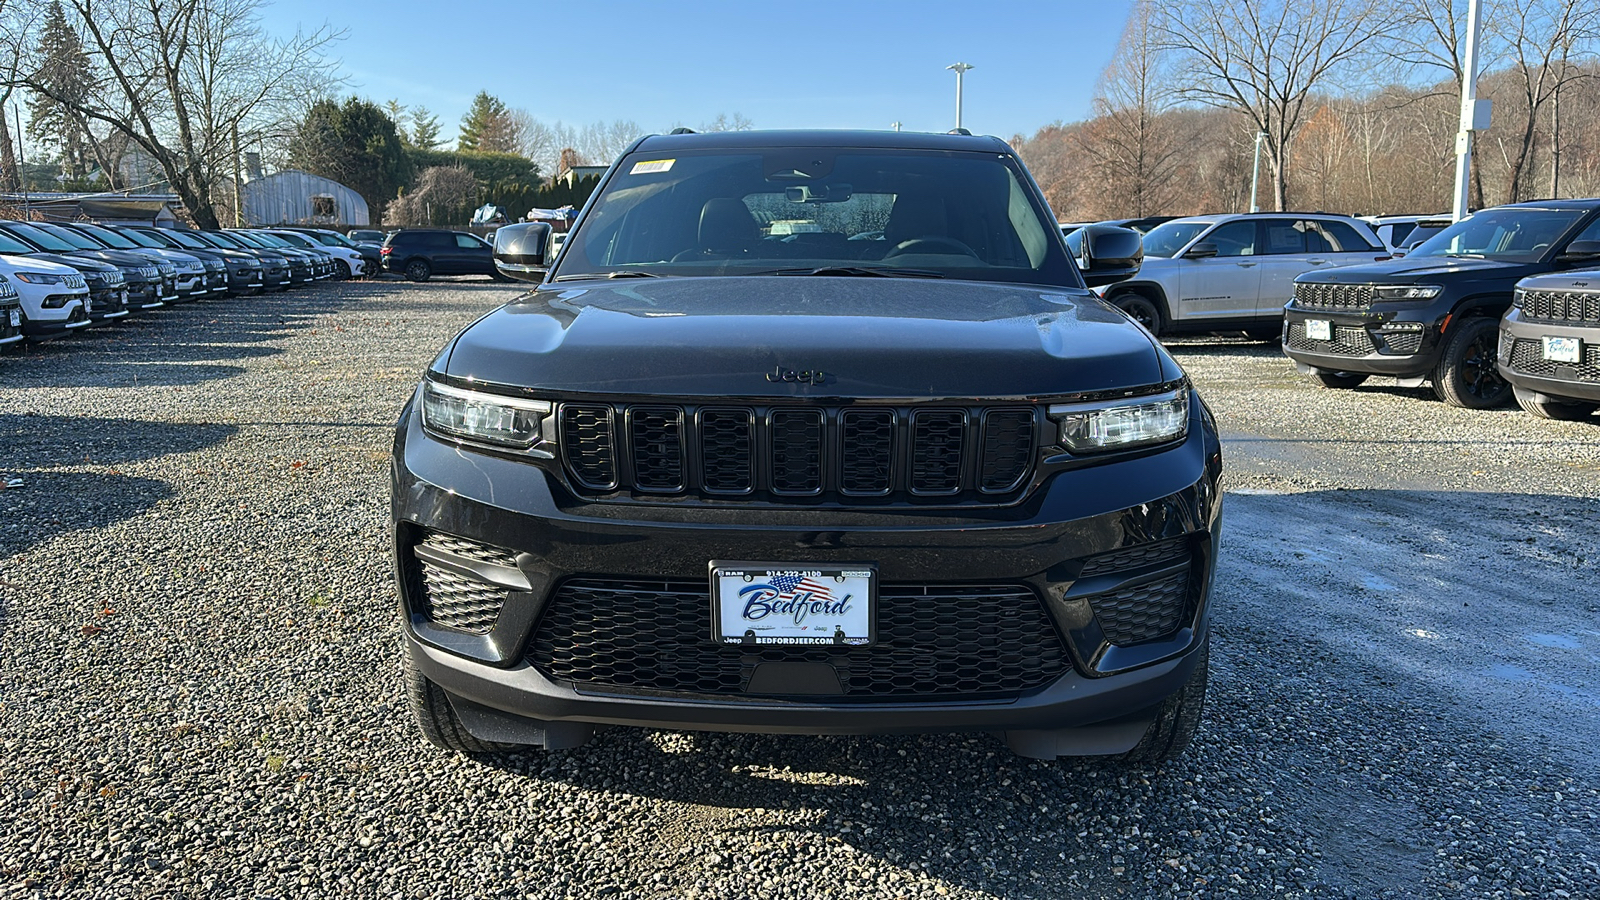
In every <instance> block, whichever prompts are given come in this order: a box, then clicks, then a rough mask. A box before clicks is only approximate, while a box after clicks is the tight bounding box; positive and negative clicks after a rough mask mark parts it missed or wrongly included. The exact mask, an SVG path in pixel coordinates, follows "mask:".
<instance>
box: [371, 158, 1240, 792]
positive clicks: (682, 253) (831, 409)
mask: <svg viewBox="0 0 1600 900" xmlns="http://www.w3.org/2000/svg"><path fill="white" fill-rule="evenodd" d="M548 246H549V228H548V226H546V225H543V224H538V223H529V224H521V225H513V226H507V227H505V228H502V229H500V231H499V232H498V233H497V235H496V260H497V262H499V263H501V264H502V267H503V269H504V270H505V271H506V272H508V273H515V274H516V275H517V276H519V277H524V278H525V279H526V280H539V279H540V278H542V283H541V284H539V286H538V288H537V289H536V290H535V291H533V292H532V293H530V294H526V295H524V296H522V297H519V298H517V299H515V300H514V301H512V302H511V303H509V304H507V305H506V306H504V307H502V308H501V309H499V310H498V311H496V312H493V313H491V314H489V315H487V316H485V317H484V318H482V319H480V320H479V321H477V322H475V323H473V324H472V325H470V326H468V327H467V328H466V330H464V331H462V332H461V333H460V334H458V335H456V337H455V338H453V339H452V340H451V341H450V342H449V343H448V344H447V345H446V346H445V348H444V350H443V351H442V352H441V353H440V354H439V356H438V358H437V359H436V360H435V361H434V362H433V364H432V365H431V366H430V367H429V369H428V371H427V373H426V376H425V377H424V379H423V381H422V383H421V384H420V385H419V387H418V388H417V391H416V393H415V395H414V396H413V398H412V400H411V402H410V403H409V404H408V405H407V407H406V409H405V411H404V412H403V414H402V416H401V419H400V423H399V426H398V430H397V433H396V438H395V446H394V457H393V483H392V488H393V520H394V552H395V561H396V565H397V573H398V585H399V593H400V607H401V611H402V613H403V617H404V621H405V636H404V654H405V671H406V677H407V679H408V693H409V697H410V700H411V704H412V708H413V711H414V712H415V714H416V717H417V719H418V721H419V723H420V725H421V729H422V732H423V733H424V735H426V736H427V737H428V738H429V739H430V740H432V741H433V742H434V743H436V744H438V745H440V746H443V747H447V748H454V749H457V750H469V751H471V750H478V751H481V750H493V749H503V748H506V747H508V746H515V745H538V746H543V747H546V748H559V747H571V746H576V745H578V744H581V743H583V742H584V741H585V740H587V739H588V737H589V735H590V734H591V733H592V731H593V728H594V726H595V725H597V724H625V725H636V726H645V727H651V728H673V729H691V730H696V729H698V730H718V731H760V732H785V733H813V734H848V733H889V732H899V733H903V732H917V731H991V732H1003V733H1004V735H1005V737H1006V738H1007V740H1008V742H1009V744H1010V746H1011V747H1012V748H1013V749H1014V750H1015V751H1016V752H1018V753H1020V754H1023V755H1026V756H1032V757H1041V758H1053V757H1056V756H1062V755H1077V754H1127V755H1128V757H1129V758H1131V759H1135V760H1143V761H1151V760H1159V759H1164V758H1167V757H1170V756H1172V755H1174V754H1176V753H1178V752H1180V751H1181V750H1182V749H1183V747H1184V746H1185V745H1186V744H1187V743H1188V742H1189V739H1190V738H1191V736H1192V735H1193V734H1194V732H1195V729H1196V727H1197V724H1198V722H1199V718H1200V710H1201V705H1202V702H1203V698H1204V693H1205V685H1206V672H1207V653H1208V649H1207V648H1208V638H1207V636H1208V621H1209V615H1210V612H1209V603H1208V594H1209V590H1210V585H1211V580H1212V573H1213V571H1214V569H1215V563H1216V554H1217V535H1218V527H1219V517H1220V514H1221V501H1222V495H1221V492H1220V489H1219V483H1218V479H1219V475H1220V472H1221V465H1222V457H1221V449H1220V445H1219V443H1218V439H1217V432H1216V428H1215V424H1214V421H1213V419H1212V417H1211V414H1210V412H1209V411H1208V410H1207V408H1206V407H1205V405H1204V404H1203V403H1202V402H1201V401H1200V399H1199V397H1198V396H1197V395H1196V394H1195V392H1194V389H1193V387H1192V386H1191V385H1190V383H1189V380H1188V378H1187V377H1186V376H1185V374H1184V372H1183V370H1182V369H1180V368H1179V367H1178V365H1177V363H1175V362H1174V361H1173V359H1172V358H1171V357H1170V356H1169V355H1168V354H1167V353H1166V351H1165V350H1163V349H1162V347H1161V345H1160V344H1159V343H1157V342H1156V341H1155V340H1154V339H1152V338H1151V337H1150V335H1149V334H1148V333H1147V332H1145V331H1144V330H1143V329H1141V328H1139V327H1138V326H1137V325H1135V324H1134V323H1133V322H1132V320H1130V319H1129V318H1127V317H1126V316H1125V315H1124V314H1123V313H1121V312H1120V311H1118V310H1117V309H1115V308H1113V307H1111V306H1109V305H1108V304H1106V303H1105V302H1103V301H1101V300H1100V299H1098V298H1097V297H1096V296H1095V295H1094V294H1093V293H1091V292H1090V291H1088V290H1087V289H1086V287H1085V282H1086V281H1088V282H1089V283H1093V284H1103V283H1106V282H1108V281H1113V280H1116V279H1117V278H1119V277H1127V276H1128V275H1129V274H1132V272H1133V271H1135V270H1136V269H1137V266H1138V260H1139V254H1140V252H1141V251H1140V249H1139V240H1138V237H1137V234H1136V233H1134V232H1132V231H1129V230H1127V229H1120V228H1110V227H1100V226H1096V227H1095V229H1094V233H1093V234H1090V235H1088V236H1087V237H1086V240H1085V248H1086V253H1085V257H1086V259H1087V263H1086V266H1087V267H1086V268H1085V269H1084V270H1082V272H1080V270H1079V269H1078V268H1077V267H1076V265H1075V264H1074V262H1073V259H1072V258H1071V257H1070V256H1069V255H1068V253H1067V249H1066V246H1065V244H1064V242H1063V241H1062V238H1061V235H1060V232H1059V231H1058V230H1057V229H1056V227H1055V222H1054V221H1053V219H1052V218H1051V216H1050V214H1049V210H1048V208H1047V206H1046V205H1045V202H1044V199H1043V197H1042V196H1041V195H1040V193H1039V190H1038V188H1037V186H1036V185H1035V184H1034V182H1033V180H1032V179H1031V177H1030V176H1029V174H1028V172H1027V171H1026V170H1025V169H1024V168H1023V166H1022V164H1021V162H1020V161H1019V160H1018V159H1017V157H1016V155H1015V154H1014V153H1013V152H1012V150H1011V148H1009V147H1008V146H1006V145H1005V143H1004V142H1002V141H1000V140H998V139H995V138H982V137H972V136H964V135H912V134H896V133H852V132H772V133H761V132H744V133H726V134H716V135H695V134H679V135H671V136H665V137H663V136H652V137H647V138H643V139H641V140H640V141H638V142H636V143H635V144H634V145H633V146H632V147H631V148H629V149H628V150H627V151H626V152H625V153H624V154H623V156H622V157H621V158H620V159H619V160H618V161H617V162H616V163H615V164H613V166H612V167H611V169H610V170H609V171H608V172H607V174H606V175H605V176H604V177H603V178H602V180H601V183H600V186H599V188H598V189H597V191H596V194H595V196H594V197H593V198H592V199H591V200H590V202H589V203H588V205H587V206H586V207H585V210H584V212H583V213H582V214H581V215H580V217H579V219H578V221H577V223H576V225H575V227H574V230H573V231H572V232H571V234H570V235H569V237H568V239H567V241H566V242H565V244H564V246H563V247H562V250H561V252H560V255H559V257H557V258H556V259H555V261H554V264H553V266H550V265H549V262H548V260H547V259H546V255H547V251H548ZM547 267H548V273H546V271H545V270H546V268H547Z"/></svg>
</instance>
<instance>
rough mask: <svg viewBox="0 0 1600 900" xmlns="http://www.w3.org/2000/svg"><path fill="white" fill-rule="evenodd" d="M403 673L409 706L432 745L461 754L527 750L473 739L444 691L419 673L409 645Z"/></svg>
mask: <svg viewBox="0 0 1600 900" xmlns="http://www.w3.org/2000/svg"><path fill="white" fill-rule="evenodd" d="M400 671H401V677H402V678H404V680H405V685H406V701H407V704H408V705H409V706H410V707H411V714H412V715H413V716H415V717H416V719H417V728H418V730H420V731H421V732H422V736H423V737H425V738H427V739H428V743H430V744H432V745H434V746H435V747H439V748H440V749H443V750H454V751H455V752H457V753H509V752H511V751H515V750H522V749H525V748H524V747H522V746H521V745H520V744H502V743H499V742H498V741H482V740H479V739H477V738H475V737H473V736H472V733H471V732H469V731H467V728H466V726H465V725H462V724H461V717H460V716H458V715H456V711H455V707H453V706H451V705H450V697H449V695H448V694H446V693H445V692H444V688H442V687H439V686H438V685H437V684H434V683H433V682H431V681H429V680H428V677H427V676H426V675H423V674H422V673H421V672H420V671H418V670H417V666H416V663H415V662H413V661H412V659H411V645H410V644H409V643H408V644H407V645H406V647H405V650H404V651H403V652H402V653H401V662H400Z"/></svg>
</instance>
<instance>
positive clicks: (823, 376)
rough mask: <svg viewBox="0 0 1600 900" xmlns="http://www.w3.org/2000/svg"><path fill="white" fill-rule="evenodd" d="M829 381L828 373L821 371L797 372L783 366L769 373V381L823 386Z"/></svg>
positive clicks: (807, 370)
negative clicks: (822, 384)
mask: <svg viewBox="0 0 1600 900" xmlns="http://www.w3.org/2000/svg"><path fill="white" fill-rule="evenodd" d="M827 379H828V375H827V373H825V372H823V371H822V370H821V369H801V370H798V371H797V370H795V369H785V368H784V367H783V366H776V367H774V368H773V370H772V371H771V372H768V373H767V380H768V381H789V382H801V383H804V384H821V383H823V382H824V381H826V380H827Z"/></svg>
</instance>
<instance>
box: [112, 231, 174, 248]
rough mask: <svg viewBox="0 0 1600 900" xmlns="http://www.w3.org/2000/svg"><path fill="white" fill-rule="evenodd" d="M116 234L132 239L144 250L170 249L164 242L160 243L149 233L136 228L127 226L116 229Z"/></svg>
mask: <svg viewBox="0 0 1600 900" xmlns="http://www.w3.org/2000/svg"><path fill="white" fill-rule="evenodd" d="M117 234H120V235H122V236H123V237H125V238H127V239H128V240H130V241H133V242H134V243H135V244H137V245H139V246H140V247H143V248H145V249H146V250H167V249H170V248H169V247H167V245H166V244H163V243H161V242H160V241H158V240H156V239H155V238H153V237H151V236H150V235H148V234H145V233H144V232H142V231H136V230H134V229H132V228H127V229H124V230H122V231H118V232H117Z"/></svg>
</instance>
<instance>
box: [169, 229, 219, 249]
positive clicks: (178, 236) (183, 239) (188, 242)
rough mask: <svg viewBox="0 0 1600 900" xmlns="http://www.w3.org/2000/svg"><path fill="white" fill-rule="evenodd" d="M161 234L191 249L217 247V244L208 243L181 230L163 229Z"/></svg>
mask: <svg viewBox="0 0 1600 900" xmlns="http://www.w3.org/2000/svg"><path fill="white" fill-rule="evenodd" d="M161 236H162V237H164V238H167V239H168V240H170V241H172V242H173V243H175V244H177V245H178V246H180V247H188V248H189V249H191V250H207V249H215V248H216V245H215V244H207V243H206V242H205V241H202V240H200V239H199V238H197V237H195V236H194V235H192V234H185V233H184V232H181V231H163V232H161Z"/></svg>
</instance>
